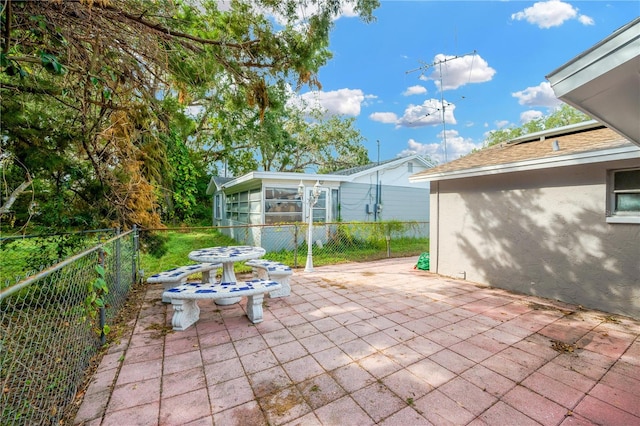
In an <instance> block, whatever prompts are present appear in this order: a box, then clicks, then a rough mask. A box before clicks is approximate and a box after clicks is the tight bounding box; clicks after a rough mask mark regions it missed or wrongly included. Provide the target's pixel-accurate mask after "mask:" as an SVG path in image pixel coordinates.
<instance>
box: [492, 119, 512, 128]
mask: <svg viewBox="0 0 640 426" xmlns="http://www.w3.org/2000/svg"><path fill="white" fill-rule="evenodd" d="M495 124H496V127H497V128H498V129H501V128H503V127H507V126H508V125H509V120H500V121H496V123H495Z"/></svg>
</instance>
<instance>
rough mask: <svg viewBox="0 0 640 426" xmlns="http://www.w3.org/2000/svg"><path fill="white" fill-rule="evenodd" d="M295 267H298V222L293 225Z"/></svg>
mask: <svg viewBox="0 0 640 426" xmlns="http://www.w3.org/2000/svg"><path fill="white" fill-rule="evenodd" d="M293 267H294V268H297V267H298V224H297V223H296V224H294V225H293Z"/></svg>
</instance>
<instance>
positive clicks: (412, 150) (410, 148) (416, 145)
mask: <svg viewBox="0 0 640 426" xmlns="http://www.w3.org/2000/svg"><path fill="white" fill-rule="evenodd" d="M439 149H440V144H439V143H420V142H418V141H416V140H415V139H409V140H408V141H407V148H406V149H403V150H402V151H400V152H399V153H398V154H397V157H406V156H408V155H415V154H419V155H428V156H429V157H431V158H432V159H434V160H437V154H438V150H439Z"/></svg>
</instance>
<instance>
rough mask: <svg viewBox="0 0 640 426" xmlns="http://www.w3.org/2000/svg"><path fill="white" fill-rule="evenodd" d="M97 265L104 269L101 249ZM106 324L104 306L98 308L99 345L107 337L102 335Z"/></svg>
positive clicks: (105, 340)
mask: <svg viewBox="0 0 640 426" xmlns="http://www.w3.org/2000/svg"><path fill="white" fill-rule="evenodd" d="M98 263H99V264H100V266H102V267H103V268H105V270H106V267H105V261H104V250H103V249H102V247H100V249H99V250H98ZM106 323H107V311H106V309H105V307H104V306H100V344H101V345H104V344H105V343H106V342H107V336H106V335H105V334H104V326H105V324H106Z"/></svg>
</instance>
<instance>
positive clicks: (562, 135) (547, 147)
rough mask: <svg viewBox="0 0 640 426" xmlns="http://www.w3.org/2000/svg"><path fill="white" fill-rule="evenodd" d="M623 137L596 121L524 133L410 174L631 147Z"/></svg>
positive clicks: (428, 175)
mask: <svg viewBox="0 0 640 426" xmlns="http://www.w3.org/2000/svg"><path fill="white" fill-rule="evenodd" d="M633 146H634V145H633V144H632V143H631V142H630V141H628V140H627V139H625V138H623V137H622V136H620V135H619V134H618V133H616V132H614V131H613V130H611V129H609V128H607V127H605V126H603V125H602V124H599V123H598V122H596V121H593V122H587V123H581V124H580V125H572V126H566V127H564V128H559V129H553V130H552V131H547V132H539V133H535V134H531V135H527V136H524V137H521V138H518V139H514V140H513V141H511V142H506V143H501V144H497V145H493V146H490V147H487V148H484V149H481V150H479V151H476V152H473V153H471V154H468V155H466V156H464V157H461V158H459V159H457V160H453V161H450V162H448V163H445V164H442V165H439V166H436V167H434V168H431V169H428V170H425V171H424V172H421V173H416V174H415V175H413V176H411V181H413V182H418V181H424V180H435V179H434V178H436V177H446V176H451V175H454V174H462V173H463V172H465V171H466V172H472V171H474V170H475V171H477V172H480V171H482V170H493V173H496V170H499V169H500V168H503V167H507V166H508V165H510V166H516V165H518V164H525V163H528V164H531V163H535V162H541V163H542V162H546V163H548V164H551V163H552V162H553V160H554V159H558V160H559V159H561V158H563V157H571V156H576V155H579V154H585V153H588V152H594V151H602V150H610V149H614V148H622V147H633Z"/></svg>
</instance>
